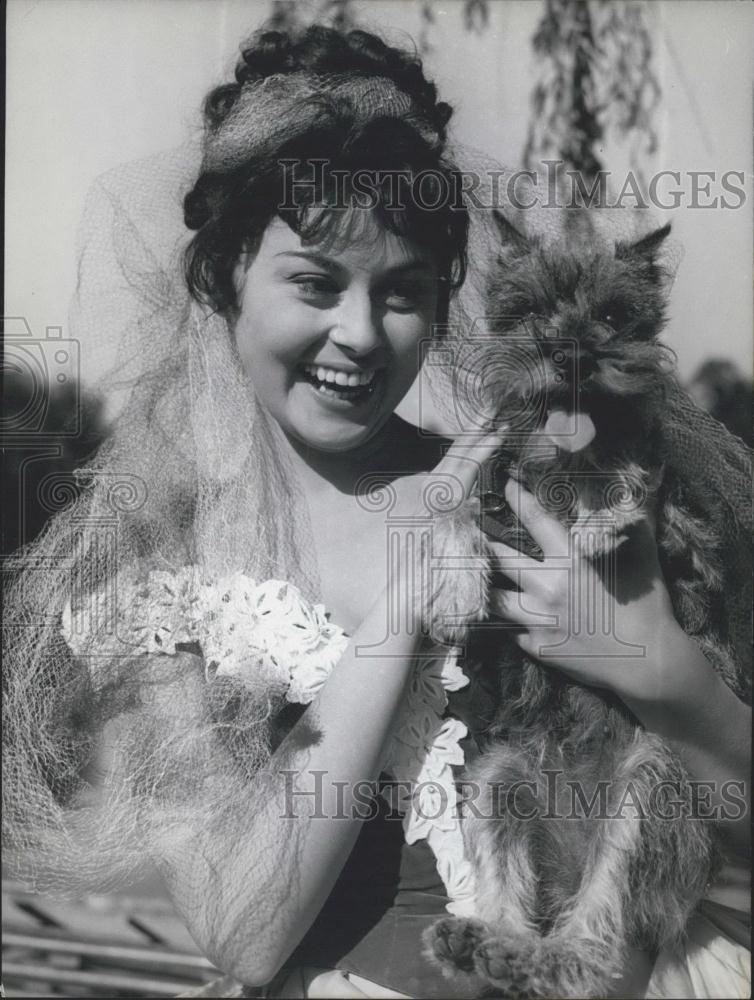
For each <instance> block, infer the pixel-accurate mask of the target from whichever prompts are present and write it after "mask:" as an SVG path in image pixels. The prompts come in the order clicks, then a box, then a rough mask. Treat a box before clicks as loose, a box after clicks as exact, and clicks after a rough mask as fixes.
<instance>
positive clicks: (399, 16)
mask: <svg viewBox="0 0 754 1000" xmlns="http://www.w3.org/2000/svg"><path fill="white" fill-rule="evenodd" d="M359 6H360V7H361V8H362V9H363V10H364V11H365V18H364V21H365V22H366V23H365V26H367V27H369V26H370V25H371V26H372V27H374V28H377V29H378V30H380V31H382V32H383V33H384V34H386V35H387V36H388V38H393V39H394V40H396V41H398V42H400V41H401V40H404V41H405V40H406V33H408V34H409V35H412V36H414V37H415V36H416V34H417V33H418V28H419V16H418V4H417V3H414V2H411V0H369V2H368V3H367V2H366V0H362V2H361V3H360V4H359ZM490 7H491V24H490V26H489V28H488V29H487V31H486V32H485V33H484V34H483V35H481V36H480V35H476V34H471V33H467V32H465V31H463V30H462V27H461V19H462V7H461V4H460V3H459V2H457V0H448V2H446V0H437V2H436V3H435V13H436V21H437V23H436V24H435V26H434V29H433V31H432V35H431V41H432V43H433V50H432V52H431V53H430V55H429V56H428V57H427V60H426V63H427V67H428V70H429V72H430V74H431V75H434V77H435V79H436V81H437V83H438V85H439V87H440V92H441V94H442V96H443V97H444V98H445V99H446V100H448V101H449V102H450V103H451V104H453V105H454V106H455V108H456V118H455V119H454V120H455V122H456V134H457V136H458V137H459V138H460V139H461V140H463V141H465V142H468V143H471V144H473V145H475V146H477V147H479V148H482V149H484V150H485V151H487V152H489V153H491V154H493V155H494V156H496V157H497V158H498V159H500V160H501V161H503V162H505V163H508V164H511V165H516V164H518V163H519V162H520V157H521V152H522V150H523V145H524V140H525V135H526V125H527V121H528V113H529V95H530V91H531V86H532V81H533V67H532V58H531V49H530V38H531V34H532V31H533V29H534V26H535V24H536V22H537V20H538V18H539V16H540V14H541V10H542V7H541V4H540V3H539V2H535V0H530V2H523V0H492V2H491V4H490ZM268 10H269V5H268V3H267V0H9V2H8V7H7V28H8V64H7V105H8V107H7V168H6V169H7V172H6V304H5V314H6V315H24V316H26V317H27V319H28V320H29V322H30V324H31V326H32V328H33V330H34V331H35V333H37V334H42V333H43V331H44V328H45V326H48V325H56V326H63V327H64V329H66V323H67V312H68V303H69V300H70V296H71V293H72V290H73V284H74V278H75V252H74V246H75V233H76V226H77V222H78V219H79V216H80V212H81V208H82V204H83V199H84V196H85V193H86V190H87V188H88V187H89V185H90V183H91V181H92V180H93V179H94V178H95V177H96V176H97V175H98V174H100V173H101V172H103V171H104V170H106V169H108V168H109V167H111V166H113V165H115V164H117V163H120V162H122V161H124V160H130V159H134V158H137V157H140V156H143V155H146V154H149V153H151V152H155V151H157V150H160V149H165V148H169V147H171V146H174V145H177V144H179V143H180V142H181V141H182V140H183V139H185V138H186V136H187V135H188V134H189V132H190V131H191V130H193V129H196V127H197V121H198V114H197V110H198V108H199V106H200V104H201V100H202V97H203V96H204V94H205V93H206V91H207V90H208V89H209V87H210V86H212V85H213V84H215V83H217V82H219V81H220V80H221V79H223V78H228V77H229V76H230V72H231V71H232V67H233V65H234V62H235V58H236V53H237V47H238V43H239V41H240V40H241V38H242V37H244V36H245V35H247V34H248V33H249V32H250V31H251V30H253V29H254V28H255V27H257V26H258V25H259V23H260V22H261V21H262V20H263V19H264V17H265V16H266V15H267V13H268ZM649 16H650V19H651V21H652V23H653V24H654V26H655V30H654V37H655V41H656V52H655V58H656V66H657V72H658V74H659V76H660V78H661V81H662V85H663V103H662V108H661V112H660V117H659V119H658V122H657V124H658V126H659V132H660V135H661V148H660V151H659V153H658V156H657V159H656V163H655V164H654V166H655V168H656V169H670V170H678V171H681V172H682V173H683V174H684V179H683V181H682V184H681V187H682V188H683V189H684V191H685V200H686V202H688V200H689V198H690V184H691V182H690V180H689V179H688V176H687V174H688V172H689V171H693V170H695V171H716V172H717V173H718V174H720V173H722V172H724V171H730V170H737V171H743V172H744V173H745V174H746V178H747V179H746V187H747V201H746V204H744V205H743V206H742V207H740V208H738V209H735V210H727V211H726V210H723V209H721V208H716V209H706V210H705V209H696V210H694V209H691V208H688V207H683V208H679V209H678V210H676V211H672V212H664V213H662V217H661V219H660V222H664V221H665V220H666V219H667V218H669V219H670V220H671V221H672V222H673V224H674V229H675V235H676V236H677V237H678V238H679V239H680V241H681V242H682V243H683V245H684V247H685V258H684V260H683V262H682V264H681V267H680V270H679V273H678V277H677V280H676V283H675V285H674V288H673V293H672V308H671V317H672V318H671V326H670V329H669V332H668V340H669V342H670V343H671V344H672V346H673V347H674V348H675V349H676V351H677V353H678V356H679V366H680V370H681V374H682V375H683V376H688V375H690V374H691V373H692V371H693V370H694V369H695V368H696V367H697V365H698V364H699V362H700V361H701V360H703V359H705V358H706V357H708V356H711V355H715V356H723V357H729V358H732V359H734V360H736V361H737V363H738V364H739V365H740V366H741V367H742V368H743V369H744V370H746V371H747V372H750V371H751V366H752V256H753V247H752V232H753V230H752V215H751V213H752V206H753V205H754V201H752V82H753V75H754V68H753V67H754V63H753V58H752V51H753V48H752V43H753V41H754V30H753V29H754V5H752V4H750V3H742V2H736V0H699V2H695V3H688V2H684V0H660V2H655V3H653V4H650V14H649ZM612 155H614V157H615V159H614V160H612V161H611V159H610V157H611V156H612ZM606 160H607V162H608V165H609V166H614V167H615V169H620V168H621V162H620V151H613V153H611V151H610V150H606ZM712 187H713V189H715V188H716V185H715V184H714V183H713V185H712ZM718 190H719V188H718ZM83 363H84V364H86V358H84V359H83Z"/></svg>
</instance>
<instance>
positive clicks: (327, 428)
mask: <svg viewBox="0 0 754 1000" xmlns="http://www.w3.org/2000/svg"><path fill="white" fill-rule="evenodd" d="M296 394H297V396H298V398H297V399H295V400H294V399H292V398H291V397H289V403H291V404H293V405H292V406H290V408H289V413H288V416H289V420H287V421H286V422H285V425H284V426H285V430H286V431H287V432H288V433H289V434H292V435H293V436H294V437H295V438H297V439H298V440H299V441H300V442H301V443H302V444H305V445H307V446H308V447H310V448H316V449H317V450H319V451H327V452H340V451H351V450H352V449H354V448H358V447H359V446H361V445H363V444H364V443H365V442H367V441H368V440H369V439H370V438H372V437H373V436H374V435H375V434H376V433H377V432H378V431H379V430H380V428H381V427H382V426H383V424H384V423H385V422H386V420H387V419H388V418H389V416H390V414H391V413H392V410H393V407H391V406H387V407H386V405H385V397H384V393H383V392H379V391H378V392H376V393H373V394H371V395H365V396H364V397H363V398H361V399H357V400H349V399H342V398H338V397H336V396H332V395H325V394H324V393H322V392H320V391H318V390H316V389H314V388H312V387H311V386H310V385H306V384H299V385H298V386H297V387H296Z"/></svg>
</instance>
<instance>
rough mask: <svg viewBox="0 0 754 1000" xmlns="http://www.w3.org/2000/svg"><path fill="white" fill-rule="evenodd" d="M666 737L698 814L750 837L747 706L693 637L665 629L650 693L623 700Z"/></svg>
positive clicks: (734, 838)
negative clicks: (690, 784) (691, 785)
mask: <svg viewBox="0 0 754 1000" xmlns="http://www.w3.org/2000/svg"><path fill="white" fill-rule="evenodd" d="M624 700H625V701H626V703H627V705H628V707H629V708H630V709H631V711H632V712H633V713H634V714H635V715H636V717H637V718H638V719H639V720H640V722H641V723H642V724H643V725H644V726H645V727H646V728H647V729H648V730H650V731H652V732H655V733H657V734H658V735H660V736H662V737H664V738H665V739H667V740H668V741H669V742H670V743H671V744H672V745H673V746H674V747H675V749H676V750H677V751H678V753H679V755H680V756H681V758H682V759H683V761H684V763H685V764H686V766H687V768H688V770H689V772H690V774H691V777H692V779H693V780H695V781H696V782H697V783H698V784H697V792H698V795H697V806H698V810H699V813H700V815H706V814H710V813H713V812H714V815H715V816H716V817H717V818H718V819H719V820H720V822H721V823H722V825H723V827H724V828H725V830H726V833H727V834H728V836H729V837H730V840H731V843H733V844H735V845H736V846H737V847H746V846H749V845H750V842H751V828H750V816H749V809H750V788H749V775H750V773H751V709H750V708H749V707H748V706H747V705H745V704H744V703H743V702H742V701H741V700H740V699H739V698H738V697H736V695H735V694H734V693H733V691H731V689H730V688H729V687H728V685H727V684H726V683H725V682H724V681H723V680H722V679H721V678H720V676H719V675H718V674H717V673H716V672H715V671H714V669H713V668H712V666H711V664H710V663H709V661H708V660H707V658H706V657H705V656H704V654H703V653H702V651H701V650H700V649H699V647H698V646H697V644H696V642H694V640H693V639H691V638H689V636H687V635H686V634H685V633H684V632H683V631H682V630H681V629H680V628H678V629H677V630H669V632H668V635H667V636H666V639H665V642H664V654H663V656H662V657H661V667H660V672H659V675H658V686H657V690H656V691H655V692H653V697H652V698H647V699H644V700H637V699H624Z"/></svg>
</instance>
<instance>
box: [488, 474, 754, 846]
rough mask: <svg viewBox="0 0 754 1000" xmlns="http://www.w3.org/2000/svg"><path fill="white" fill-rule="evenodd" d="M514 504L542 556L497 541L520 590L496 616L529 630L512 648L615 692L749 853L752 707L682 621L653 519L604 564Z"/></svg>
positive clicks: (509, 594) (522, 493)
mask: <svg viewBox="0 0 754 1000" xmlns="http://www.w3.org/2000/svg"><path fill="white" fill-rule="evenodd" d="M506 498H507V500H508V503H509V504H510V505H511V507H512V509H513V511H514V512H515V514H516V515H517V516H518V518H519V520H520V521H521V523H522V524H523V525H524V527H525V528H526V529H527V530H528V532H529V534H530V535H531V536H532V538H533V539H534V540H535V541H536V542H537V544H538V545H539V546H540V548H541V549H542V552H543V553H544V559H543V561H541V562H539V561H537V560H536V559H531V558H529V557H527V556H524V555H522V554H521V553H520V552H518V551H517V550H515V549H512V548H510V547H509V546H507V545H503V544H501V543H499V542H494V541H491V540H490V541H488V544H489V546H490V548H491V549H492V551H493V552H494V553H495V555H496V556H497V557H498V560H499V562H498V564H497V568H498V570H499V571H500V572H502V573H503V574H504V575H505V576H507V577H509V578H510V579H511V580H512V581H513V582H514V583H515V584H516V585H517V586H518V587H519V590H518V591H515V590H497V591H496V592H495V594H494V597H493V603H494V606H495V608H496V610H497V612H498V614H499V615H500V616H501V617H502V618H504V619H506V620H507V621H508V622H510V623H512V624H515V625H518V626H520V627H521V631H520V632H518V633H517V634H516V636H515V641H516V642H517V643H518V644H519V646H520V647H521V648H522V649H523V650H525V652H526V653H528V654H529V655H530V656H532V657H535V658H536V659H538V660H540V661H541V662H542V663H543V664H544V665H545V666H550V667H553V668H555V669H557V670H560V671H562V672H563V673H565V674H567V675H568V676H569V677H571V678H573V680H575V681H578V682H579V683H582V684H586V685H593V686H598V687H602V688H607V689H608V690H610V691H612V692H614V693H615V694H616V695H618V697H619V698H621V699H622V700H623V702H624V703H625V704H626V705H627V707H628V708H629V709H630V710H631V711H632V712H633V713H634V715H635V716H636V717H637V718H638V719H639V721H640V722H641V723H642V724H643V725H644V726H645V728H646V729H648V730H650V731H652V732H656V733H657V734H658V735H660V736H663V737H664V738H665V739H667V740H669V741H670V742H671V743H672V744H673V745H674V746H675V748H676V750H677V751H678V752H679V753H680V754H681V756H682V757H683V758H684V760H685V762H686V765H687V766H688V768H689V770H690V772H691V774H692V775H693V776H694V777H695V778H696V779H697V780H698V781H700V782H701V783H702V785H704V786H705V787H706V789H707V791H708V792H709V808H710V809H711V810H717V812H715V815H716V816H717V817H718V818H720V819H721V820H723V821H724V822H725V823H726V825H727V827H728V829H729V832H730V835H731V838H732V840H733V841H734V842H737V843H739V844H746V843H747V842H748V838H749V834H750V830H749V824H748V822H747V819H748V817H747V815H746V811H745V810H744V809H743V804H744V802H745V800H746V798H747V789H746V785H745V782H746V779H747V776H748V774H749V772H750V767H751V765H750V756H751V745H750V734H751V710H750V709H749V708H748V707H747V706H746V705H744V704H743V702H741V701H740V700H739V699H738V698H737V697H736V695H735V694H734V693H733V691H731V690H730V688H729V687H728V686H727V685H726V684H725V683H724V681H723V680H722V679H721V678H720V677H719V676H718V674H717V673H716V672H715V670H714V669H713V667H712V665H711V664H710V662H709V661H708V660H707V658H706V657H705V656H704V654H703V653H702V652H701V650H700V649H699V647H698V645H697V644H696V642H694V640H693V639H692V638H690V637H689V636H687V635H686V633H685V632H684V631H683V629H682V628H681V627H680V625H679V624H678V622H677V621H676V619H675V617H674V615H673V609H672V605H671V602H670V595H669V593H668V590H667V587H666V585H665V582H664V580H663V577H662V572H661V570H660V564H659V559H658V555H657V545H656V543H655V537H654V532H653V528H652V525H651V524H650V522H649V521H648V520H646V521H644V522H642V523H641V524H640V525H637V527H636V528H635V529H634V531H633V532H632V536H631V538H630V539H629V540H628V541H627V542H625V543H624V544H623V545H622V546H620V547H619V549H618V550H617V551H616V552H615V553H614V555H613V557H610V558H608V559H607V560H605V559H602V560H601V561H600V564H596V563H595V562H592V561H591V560H589V559H587V558H586V557H585V555H584V554H583V553H582V552H581V551H580V549H579V541H578V538H577V537H575V536H574V535H573V534H572V533H571V534H569V532H568V531H567V530H566V529H565V528H564V527H563V525H561V524H560V522H559V521H557V520H556V519H555V518H554V517H553V516H552V515H551V514H550V513H548V512H547V511H545V510H544V509H543V508H542V507H541V506H540V504H539V503H538V502H537V500H536V499H535V498H534V497H533V496H532V495H531V494H530V493H528V492H527V491H526V490H524V489H523V488H522V487H521V486H520V485H519V484H518V483H515V482H513V481H510V482H509V483H508V484H507V486H506ZM611 561H612V562H613V565H612V566H611V565H610V563H611ZM705 794H706V792H705ZM731 800H735V802H736V803H738V804H739V805H740V806H741V808H740V809H739V808H734V809H732V810H731V809H730V808H729V807H730V803H731Z"/></svg>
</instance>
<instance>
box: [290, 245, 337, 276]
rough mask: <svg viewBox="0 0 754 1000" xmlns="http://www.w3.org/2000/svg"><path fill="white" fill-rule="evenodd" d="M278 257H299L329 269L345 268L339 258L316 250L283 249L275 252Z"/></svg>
mask: <svg viewBox="0 0 754 1000" xmlns="http://www.w3.org/2000/svg"><path fill="white" fill-rule="evenodd" d="M275 256H276V257H297V258H299V259H302V260H306V261H308V262H309V263H310V264H317V265H318V266H319V267H322V268H325V269H326V270H329V271H344V270H345V268H344V267H343V265H342V264H340V263H339V262H338V261H337V260H335V259H334V258H332V257H327V256H326V255H325V254H323V253H317V252H316V250H281V251H280V253H276V254H275Z"/></svg>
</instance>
